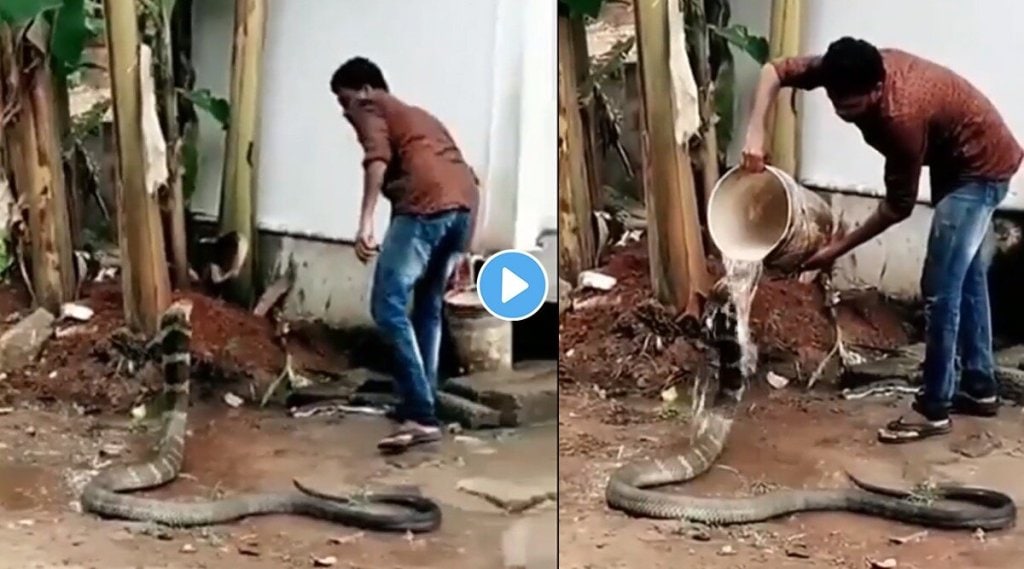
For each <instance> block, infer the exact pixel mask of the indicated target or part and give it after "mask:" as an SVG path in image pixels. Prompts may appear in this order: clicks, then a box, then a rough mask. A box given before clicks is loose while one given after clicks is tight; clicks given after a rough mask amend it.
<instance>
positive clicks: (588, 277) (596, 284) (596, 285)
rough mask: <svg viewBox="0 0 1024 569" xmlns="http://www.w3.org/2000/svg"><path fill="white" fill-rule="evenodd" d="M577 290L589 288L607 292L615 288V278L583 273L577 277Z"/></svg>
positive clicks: (588, 272)
mask: <svg viewBox="0 0 1024 569" xmlns="http://www.w3.org/2000/svg"><path fill="white" fill-rule="evenodd" d="M578 282H579V288H591V289H594V290H600V291H604V292H607V291H609V290H611V289H613V288H615V283H616V282H618V281H617V280H615V277H613V276H611V275H606V274H604V273H599V272H597V271H583V272H582V273H580V276H579V280H578Z"/></svg>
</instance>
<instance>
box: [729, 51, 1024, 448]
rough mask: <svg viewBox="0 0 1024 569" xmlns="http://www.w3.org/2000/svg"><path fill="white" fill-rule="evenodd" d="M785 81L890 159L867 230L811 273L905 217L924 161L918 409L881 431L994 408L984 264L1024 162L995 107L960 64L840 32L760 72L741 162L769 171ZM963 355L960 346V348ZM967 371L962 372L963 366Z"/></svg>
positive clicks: (929, 428) (917, 428)
mask: <svg viewBox="0 0 1024 569" xmlns="http://www.w3.org/2000/svg"><path fill="white" fill-rule="evenodd" d="M780 87H793V88H797V89H805V90H812V89H817V88H818V87H824V88H825V93H826V94H827V95H828V98H829V100H830V101H831V102H832V106H833V108H834V109H835V112H836V114H837V115H839V118H841V119H843V120H845V121H847V122H850V123H853V124H854V125H855V126H856V127H857V128H858V129H860V131H861V133H862V134H863V136H864V141H865V142H867V143H868V145H870V146H871V147H873V148H874V149H875V150H877V151H878V152H880V153H881V154H882V155H883V156H884V157H885V172H884V176H885V188H886V195H885V199H884V200H883V201H882V202H881V203H880V204H879V207H878V209H877V211H875V212H874V214H872V215H871V216H870V217H869V218H868V219H867V220H866V221H865V222H864V223H863V224H862V225H861V226H860V227H857V228H856V229H854V230H853V231H851V232H850V233H848V234H846V235H843V236H840V237H837V239H836V240H834V241H833V242H832V243H830V244H829V245H827V246H826V247H824V248H822V249H821V250H820V251H818V252H817V253H815V254H814V255H813V256H812V257H811V258H810V259H808V261H807V262H806V264H805V268H807V269H822V268H827V267H829V266H830V265H831V264H832V263H833V262H834V261H835V260H836V259H837V258H838V257H840V256H842V255H844V254H846V253H847V252H849V251H850V250H852V249H854V248H855V247H857V246H859V245H861V244H862V243H864V242H866V241H868V240H870V239H872V238H874V237H875V236H877V235H879V234H880V233H882V232H883V231H885V230H886V229H887V228H889V227H890V226H892V225H894V224H896V223H899V222H900V221H902V220H904V219H906V218H907V217H908V216H909V215H910V214H911V212H912V211H913V210H914V205H915V203H916V202H917V197H918V182H919V179H920V177H921V169H922V167H923V166H928V167H929V169H930V182H931V194H932V201H933V203H934V205H935V212H934V216H933V218H932V226H931V232H930V234H929V236H928V250H927V256H926V257H925V263H924V272H923V275H922V277H921V292H922V296H923V297H924V301H925V315H926V321H927V329H926V342H927V350H926V355H925V363H924V385H923V387H922V389H921V391H920V392H919V394H918V396H917V398H916V400H915V402H914V404H913V409H914V411H916V413H917V415H918V417H916V418H914V419H909V418H904V417H901V418H899V419H897V420H895V421H892V422H891V423H889V424H888V425H887V426H886V427H885V428H883V429H881V430H880V431H879V439H880V440H881V441H882V442H906V441H915V440H920V439H923V438H926V437H931V436H936V435H942V434H946V433H948V432H949V431H950V430H951V428H952V425H951V421H950V413H951V412H952V413H963V414H970V415H976V416H984V417H991V416H994V415H995V414H996V413H997V411H998V406H999V404H998V400H997V393H996V391H997V384H996V381H995V378H994V367H995V366H994V363H993V356H992V323H991V320H992V318H991V313H990V309H989V295H988V283H987V272H988V267H989V264H990V262H991V257H992V253H993V250H994V248H993V247H992V246H991V239H990V238H989V237H988V236H989V235H990V231H989V228H990V225H991V220H992V215H993V213H994V212H995V210H996V208H997V207H998V206H999V204H1000V203H1001V202H1002V201H1003V199H1004V198H1005V197H1006V193H1007V190H1008V187H1009V181H1010V178H1011V177H1012V176H1013V175H1014V174H1015V173H1016V172H1017V170H1018V168H1019V167H1020V164H1021V160H1022V158H1024V151H1022V149H1021V147H1020V145H1019V144H1018V142H1017V140H1016V139H1015V138H1014V136H1013V134H1012V133H1011V132H1010V129H1009V128H1008V127H1007V126H1006V123H1005V122H1004V121H1003V119H1002V117H1001V116H1000V115H999V112H998V111H997V110H996V108H995V107H994V106H993V105H992V103H991V102H990V101H989V100H988V98H986V97H985V95H984V94H982V93H981V92H980V91H979V90H978V89H977V88H975V87H974V86H973V85H971V84H970V83H969V82H968V81H967V80H966V79H964V78H963V77H961V76H959V75H957V74H956V73H954V72H953V71H951V70H949V69H947V68H945V67H942V66H941V65H938V64H936V63H933V62H931V61H928V60H926V59H923V58H921V57H917V56H915V55H911V54H909V53H906V52H903V51H899V50H896V49H883V50H879V49H877V48H876V47H875V46H873V45H871V44H870V43H868V42H866V41H863V40H858V39H853V38H849V37H844V38H842V39H839V40H837V41H835V42H833V43H832V44H831V45H830V46H829V47H828V50H827V51H826V53H825V54H824V55H822V56H807V57H795V58H789V59H781V60H778V61H775V62H772V63H769V64H768V65H766V66H765V67H764V69H763V70H762V73H761V80H760V83H759V85H758V88H757V95H756V97H755V103H754V110H753V115H752V117H751V122H750V125H749V127H748V128H749V130H748V132H747V139H746V145H745V148H744V153H743V154H744V155H743V165H744V167H746V168H747V169H750V170H755V171H757V170H761V169H763V168H764V160H765V122H766V120H767V115H768V108H769V106H770V104H771V103H772V102H773V101H775V99H776V95H777V94H778V91H779V89H780ZM958 352H959V354H958ZM958 355H959V361H960V364H961V367H962V375H961V372H960V371H958V370H957V366H956V362H957V356H958Z"/></svg>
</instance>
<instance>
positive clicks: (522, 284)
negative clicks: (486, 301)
mask: <svg viewBox="0 0 1024 569" xmlns="http://www.w3.org/2000/svg"><path fill="white" fill-rule="evenodd" d="M528 288H530V283H528V282H526V281H524V280H523V279H522V278H520V276H519V275H517V274H515V273H513V272H512V271H510V270H508V269H506V268H505V267H502V268H501V302H502V304H504V303H506V302H508V301H510V300H512V299H513V298H515V297H517V296H519V295H520V294H523V292H524V291H526V289H528Z"/></svg>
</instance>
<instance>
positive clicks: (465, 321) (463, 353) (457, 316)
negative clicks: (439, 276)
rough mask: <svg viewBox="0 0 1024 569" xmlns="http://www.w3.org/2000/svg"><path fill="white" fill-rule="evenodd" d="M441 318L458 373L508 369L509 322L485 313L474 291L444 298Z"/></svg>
mask: <svg viewBox="0 0 1024 569" xmlns="http://www.w3.org/2000/svg"><path fill="white" fill-rule="evenodd" d="M444 304H445V316H446V317H447V319H448V330H449V332H450V333H451V337H452V343H453V344H454V347H455V355H456V357H457V358H458V359H459V367H461V368H462V373H464V374H466V375H469V374H473V373H476V372H481V371H504V370H510V369H512V323H511V322H505V321H503V320H499V319H497V318H495V317H494V316H492V315H491V313H490V312H487V309H485V308H484V307H483V305H482V304H481V303H480V296H479V295H478V294H477V293H476V291H475V290H465V291H459V292H454V291H453V292H450V293H448V294H447V295H446V296H445V299H444Z"/></svg>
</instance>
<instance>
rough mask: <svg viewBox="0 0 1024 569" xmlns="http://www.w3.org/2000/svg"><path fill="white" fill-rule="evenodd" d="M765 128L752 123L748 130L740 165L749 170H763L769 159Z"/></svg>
mask: <svg viewBox="0 0 1024 569" xmlns="http://www.w3.org/2000/svg"><path fill="white" fill-rule="evenodd" d="M764 139H765V134H764V129H763V128H759V127H758V126H757V125H756V124H751V126H750V129H749V130H748V131H747V140H746V142H745V143H744V144H743V156H742V158H741V160H740V167H741V168H743V169H744V170H746V171H748V172H763V171H764V167H765V164H766V163H767V161H768V157H767V153H766V152H765V140H764Z"/></svg>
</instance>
